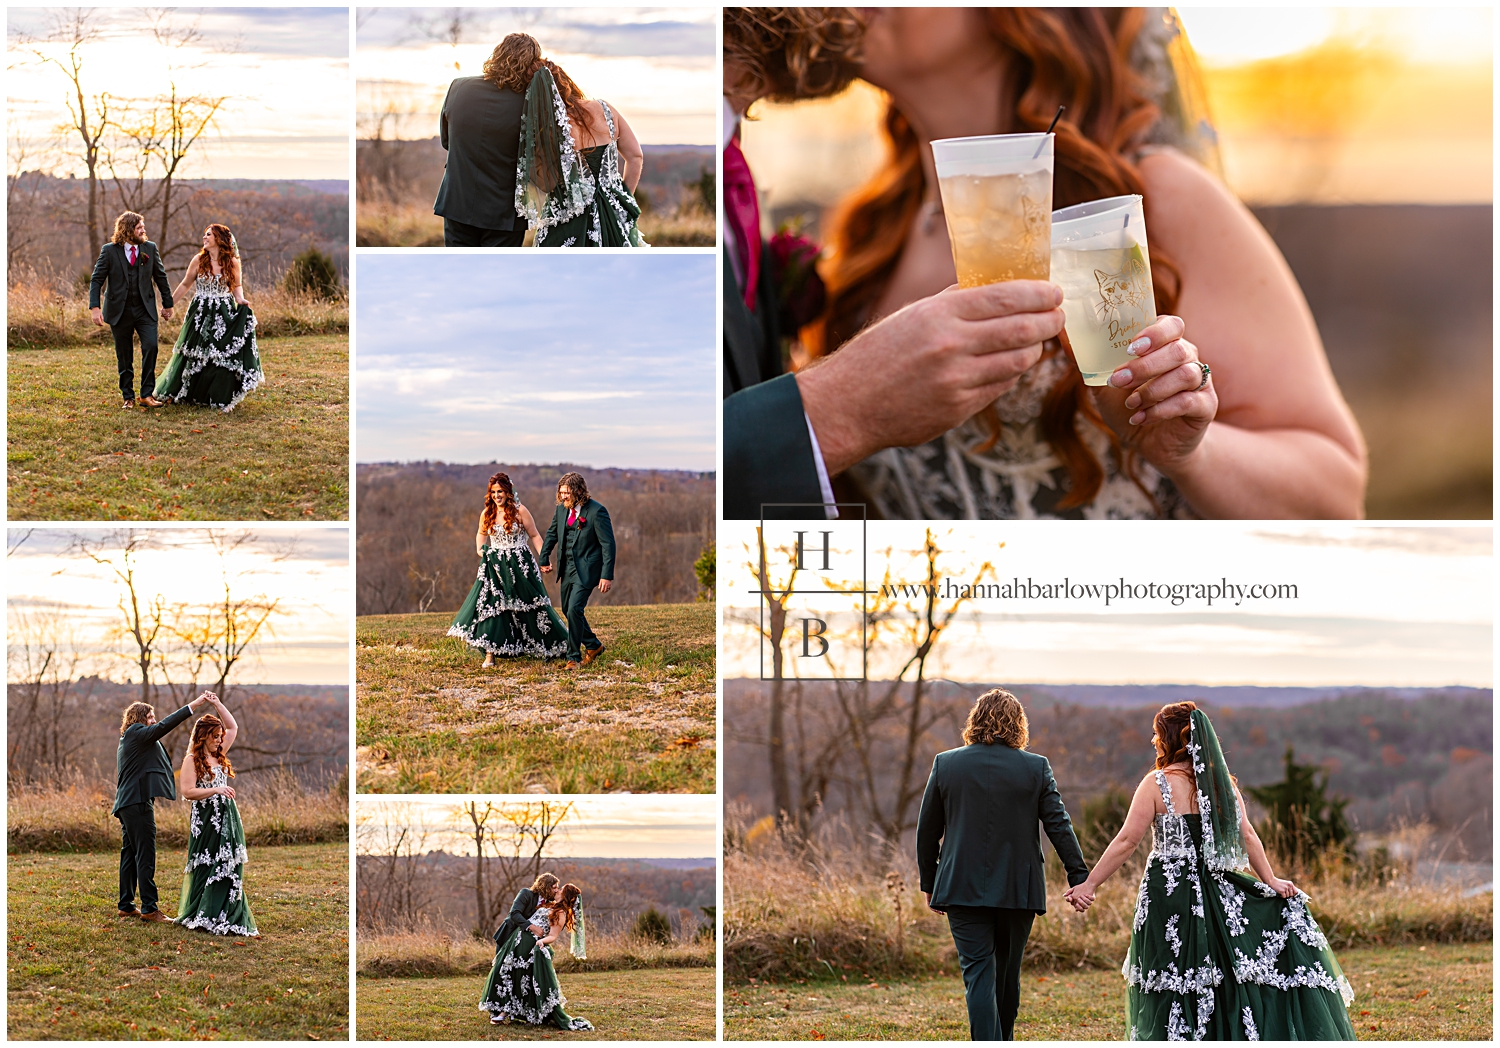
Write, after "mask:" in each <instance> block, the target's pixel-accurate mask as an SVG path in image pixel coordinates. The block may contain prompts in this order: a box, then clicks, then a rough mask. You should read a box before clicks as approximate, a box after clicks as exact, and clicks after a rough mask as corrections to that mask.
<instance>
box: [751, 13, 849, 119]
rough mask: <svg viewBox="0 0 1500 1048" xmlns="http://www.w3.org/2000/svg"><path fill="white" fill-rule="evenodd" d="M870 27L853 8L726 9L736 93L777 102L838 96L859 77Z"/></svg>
mask: <svg viewBox="0 0 1500 1048" xmlns="http://www.w3.org/2000/svg"><path fill="white" fill-rule="evenodd" d="M864 34H865V26H864V22H863V21H862V20H861V19H860V17H859V12H858V9H857V8H853V7H726V8H725V9H724V59H725V61H726V62H735V63H737V64H738V66H739V68H740V69H742V70H744V72H743V73H742V74H741V76H740V80H739V82H738V83H735V84H732V85H730V86H731V87H733V88H734V89H735V90H737V91H744V92H749V93H752V94H756V95H762V96H764V97H766V98H769V99H770V100H771V101H773V102H795V101H797V100H798V99H802V98H824V97H826V96H828V95H836V94H838V93H839V92H840V91H842V90H843V89H844V88H846V87H848V86H849V84H850V83H852V82H853V80H854V78H855V77H856V76H858V75H859V58H860V54H859V47H860V43H861V41H862V40H863V39H864Z"/></svg>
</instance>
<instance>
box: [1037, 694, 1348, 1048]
mask: <svg viewBox="0 0 1500 1048" xmlns="http://www.w3.org/2000/svg"><path fill="white" fill-rule="evenodd" d="M1154 727H1155V731H1156V734H1155V735H1154V736H1153V738H1152V741H1153V742H1154V743H1155V745H1156V770H1155V771H1153V772H1152V773H1151V774H1149V775H1147V776H1146V777H1145V778H1144V779H1142V780H1141V784H1140V786H1139V787H1138V788H1137V789H1136V791H1135V798H1134V799H1133V800H1132V801H1131V804H1130V812H1129V814H1128V815H1126V817H1125V825H1124V826H1123V827H1122V828H1121V829H1120V832H1119V834H1118V835H1117V836H1116V837H1115V839H1114V840H1113V841H1111V842H1110V845H1109V847H1108V848H1106V849H1105V850H1104V854H1103V855H1101V856H1100V857H1099V861H1098V863H1096V864H1095V866H1094V868H1093V870H1092V871H1091V872H1090V873H1089V875H1088V879H1087V880H1085V881H1084V882H1083V883H1081V884H1078V885H1075V886H1074V887H1072V888H1069V889H1068V890H1067V891H1066V892H1064V893H1063V897H1064V898H1065V899H1067V900H1068V901H1069V902H1071V903H1072V904H1073V906H1074V908H1075V909H1078V910H1080V911H1082V910H1086V909H1087V908H1088V907H1089V906H1090V905H1091V904H1092V903H1093V901H1094V893H1095V892H1096V890H1097V889H1098V887H1099V885H1101V884H1103V883H1104V882H1105V881H1107V880H1109V877H1110V875H1111V874H1113V873H1114V872H1115V871H1116V870H1118V869H1119V868H1120V865H1121V864H1122V863H1123V862H1124V861H1125V860H1126V859H1127V858H1129V857H1130V856H1131V854H1133V853H1134V851H1135V848H1136V845H1137V843H1139V841H1140V839H1141V837H1142V836H1144V835H1145V832H1146V827H1147V826H1148V825H1149V826H1150V827H1151V836H1152V846H1151V854H1150V856H1149V857H1148V858H1147V860H1146V872H1145V873H1144V874H1143V875H1142V876H1141V886H1140V895H1139V896H1138V898H1137V900H1136V909H1135V922H1134V930H1133V931H1132V932H1131V935H1130V951H1129V953H1128V954H1127V955H1126V957H1125V969H1124V971H1125V982H1126V990H1125V1001H1126V1027H1127V1031H1128V1033H1127V1037H1128V1038H1129V1039H1130V1040H1132V1041H1161V1040H1178V1041H1180V1040H1188V1039H1191V1040H1195V1041H1203V1040H1210V1041H1230V1040H1235V1041H1239V1040H1250V1041H1254V1040H1273V1041H1285V1040H1322V1041H1334V1040H1346V1041H1352V1040H1354V1028H1353V1026H1352V1025H1350V1022H1349V1015H1348V1012H1347V1008H1348V1006H1349V1003H1350V1002H1351V1001H1353V1000H1354V989H1353V987H1351V986H1350V985H1349V980H1348V979H1346V978H1345V977H1344V973H1343V971H1342V969H1340V968H1339V963H1338V961H1336V960H1335V959H1334V956H1333V951H1332V950H1331V949H1330V948H1329V946H1328V940H1327V939H1326V938H1325V937H1324V935H1323V932H1322V930H1321V929H1320V928H1319V927H1318V923H1317V921H1315V920H1314V919H1313V916H1312V913H1311V912H1309V910H1308V907H1307V903H1308V898H1307V895H1306V894H1304V893H1303V892H1302V891H1301V890H1299V889H1298V888H1297V886H1296V885H1295V884H1293V883H1292V882H1291V881H1288V880H1283V879H1281V878H1280V877H1277V876H1276V874H1275V873H1273V872H1272V870H1271V863H1270V860H1268V859H1267V858H1266V850H1265V848H1264V847H1263V846H1262V845H1261V842H1260V838H1259V837H1258V836H1257V835H1256V833H1255V828H1254V827H1253V826H1251V825H1250V821H1249V820H1248V819H1247V818H1246V817H1245V806H1244V800H1243V798H1241V796H1240V791H1239V787H1237V786H1236V785H1235V784H1234V780H1233V779H1232V778H1231V777H1230V774H1229V768H1228V766H1227V765H1226V764H1225V762H1224V754H1223V752H1222V751H1221V750H1220V748H1219V739H1218V736H1217V735H1215V734H1214V728H1213V725H1212V724H1211V723H1210V722H1209V719H1208V715H1207V714H1205V713H1204V712H1203V711H1202V710H1200V709H1198V707H1197V705H1196V704H1195V703H1192V702H1178V703H1173V704H1171V705H1168V706H1163V707H1162V708H1161V711H1160V712H1158V713H1157V715H1156V720H1155V724H1154ZM1246 865H1248V866H1249V867H1250V868H1251V869H1252V870H1254V871H1255V873H1256V876H1255V877H1251V876H1249V875H1248V874H1245V873H1242V872H1240V870H1241V869H1242V868H1243V867H1244V866H1246Z"/></svg>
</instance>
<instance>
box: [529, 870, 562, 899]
mask: <svg viewBox="0 0 1500 1048" xmlns="http://www.w3.org/2000/svg"><path fill="white" fill-rule="evenodd" d="M560 883H562V882H560V881H559V880H558V879H557V878H556V877H555V876H554V875H552V874H550V873H539V874H537V875H536V880H534V881H532V882H531V890H532V891H534V892H536V893H537V894H538V895H550V894H552V889H553V888H556V887H557V886H558V885H559V884H560Z"/></svg>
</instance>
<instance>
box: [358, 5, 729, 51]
mask: <svg viewBox="0 0 1500 1048" xmlns="http://www.w3.org/2000/svg"><path fill="white" fill-rule="evenodd" d="M455 15H456V16H457V17H455ZM358 22H359V27H358V29H357V31H356V40H357V46H359V47H427V46H431V45H432V44H434V43H448V42H449V36H448V33H449V32H450V31H451V30H452V28H453V27H454V25H455V24H457V25H458V26H459V27H460V32H461V34H462V35H461V37H460V39H461V41H462V42H464V43H470V44H472V43H483V44H493V43H499V42H500V40H501V39H502V38H504V36H505V35H506V34H507V33H514V32H522V33H529V34H531V35H532V36H534V37H536V38H537V40H538V41H539V42H540V43H541V45H542V48H543V50H545V51H546V52H548V53H549V54H580V55H597V56H601V57H610V58H633V57H640V58H659V59H670V58H679V59H681V58H696V59H709V60H712V59H713V57H714V54H715V50H716V45H717V37H716V33H715V27H714V20H713V12H712V10H711V9H708V8H665V9H662V8H537V7H532V8H527V7H517V8H498V9H497V8H410V7H390V8H360V9H359V13H358Z"/></svg>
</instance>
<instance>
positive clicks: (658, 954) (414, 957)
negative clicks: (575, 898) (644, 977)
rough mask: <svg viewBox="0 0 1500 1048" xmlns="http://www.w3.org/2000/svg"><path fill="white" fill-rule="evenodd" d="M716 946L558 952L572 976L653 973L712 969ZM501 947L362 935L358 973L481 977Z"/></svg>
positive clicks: (609, 946)
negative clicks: (578, 953) (580, 956)
mask: <svg viewBox="0 0 1500 1048" xmlns="http://www.w3.org/2000/svg"><path fill="white" fill-rule="evenodd" d="M714 955H715V951H714V943H713V941H712V940H702V941H690V942H674V943H672V944H670V945H663V944H661V943H657V942H651V941H648V940H644V939H639V938H636V937H634V936H631V935H627V934H616V935H598V934H594V933H590V934H589V937H588V959H587V960H579V959H578V958H576V957H574V956H572V955H571V954H570V953H568V951H567V949H566V947H564V946H561V945H559V946H557V947H556V948H554V949H553V963H554V964H555V965H556V967H557V971H558V973H559V974H563V973H567V972H613V971H635V970H640V969H647V968H712V967H713V966H714V961H715V956H714ZM494 959H495V947H494V945H493V944H492V943H491V942H489V941H488V940H485V941H483V942H481V941H480V940H478V939H475V938H473V937H472V936H455V935H448V934H445V933H443V932H440V931H436V930H434V929H430V928H429V929H422V930H417V931H385V932H366V931H361V932H360V934H359V938H358V946H357V950H356V954H355V963H356V966H357V967H356V971H357V973H358V974H359V975H361V976H363V977H365V978H412V977H417V976H420V977H429V978H430V977H436V976H449V975H475V974H483V973H485V972H487V971H489V970H490V965H491V964H493V963H494Z"/></svg>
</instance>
